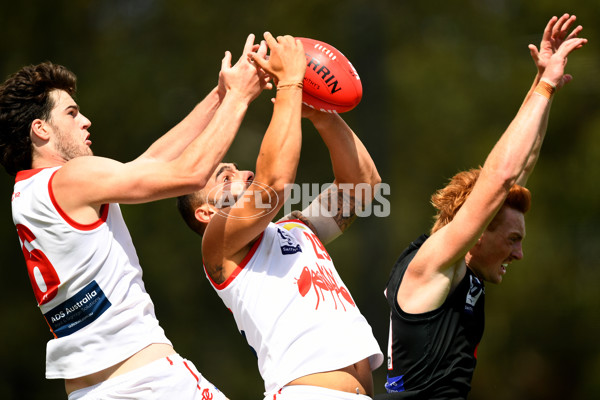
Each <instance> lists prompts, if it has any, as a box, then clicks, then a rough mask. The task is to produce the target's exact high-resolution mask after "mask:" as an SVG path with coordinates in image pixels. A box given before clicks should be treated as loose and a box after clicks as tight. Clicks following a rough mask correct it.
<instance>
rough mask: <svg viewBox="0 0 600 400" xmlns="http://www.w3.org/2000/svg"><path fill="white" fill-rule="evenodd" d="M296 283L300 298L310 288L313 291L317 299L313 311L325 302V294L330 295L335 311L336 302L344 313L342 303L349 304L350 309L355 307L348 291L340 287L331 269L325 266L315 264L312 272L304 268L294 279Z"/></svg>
mask: <svg viewBox="0 0 600 400" xmlns="http://www.w3.org/2000/svg"><path fill="white" fill-rule="evenodd" d="M296 283H297V284H298V291H299V292H300V295H301V296H302V297H305V296H306V295H307V294H308V292H309V291H310V289H311V288H312V289H313V290H314V293H315V295H316V297H317V302H316V306H315V310H318V309H319V305H320V304H321V301H326V297H325V294H326V293H327V292H329V294H330V295H331V299H332V300H333V304H334V307H335V309H336V310H337V308H338V302H339V303H340V304H341V306H342V307H343V308H344V311H346V306H345V305H344V302H346V303H348V304H350V305H351V306H352V307H356V305H355V304H354V300H352V296H350V292H348V289H346V288H345V287H344V286H340V284H339V283H338V281H337V279H336V277H335V275H334V274H333V272H332V271H331V269H329V268H327V267H325V266H321V265H319V264H316V268H315V269H312V270H311V269H309V268H308V267H304V268H303V269H302V272H301V273H300V276H299V277H298V278H297V279H296ZM328 297H329V296H328Z"/></svg>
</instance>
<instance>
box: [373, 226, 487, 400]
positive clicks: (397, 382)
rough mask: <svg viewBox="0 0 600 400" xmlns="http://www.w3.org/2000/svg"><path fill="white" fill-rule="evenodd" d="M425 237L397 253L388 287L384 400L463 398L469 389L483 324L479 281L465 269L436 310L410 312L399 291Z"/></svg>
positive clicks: (482, 299)
mask: <svg viewBox="0 0 600 400" xmlns="http://www.w3.org/2000/svg"><path fill="white" fill-rule="evenodd" d="M427 237H428V236H426V235H422V236H421V237H419V238H418V239H417V240H416V241H414V242H413V243H411V244H410V245H409V247H408V248H407V249H405V250H404V252H403V253H402V254H401V255H400V257H399V258H398V261H397V262H396V265H395V266H394V268H393V269H392V272H391V274H390V278H389V281H388V284H387V288H386V297H387V300H388V303H389V306H390V309H391V313H390V338H389V344H388V377H387V383H386V385H385V387H386V390H387V391H388V393H393V395H392V394H389V395H387V396H385V398H386V399H464V398H466V397H467V394H468V393H469V391H470V389H471V378H472V377H473V371H474V369H475V364H476V361H477V353H476V351H477V345H478V344H479V341H480V340H481V337H482V335H483V328H484V294H485V293H484V287H483V283H482V282H481V281H480V280H479V279H478V278H477V277H476V276H475V275H474V274H473V273H472V272H471V270H470V269H468V268H467V273H466V275H465V277H464V278H463V279H462V281H461V282H460V283H459V285H458V286H457V287H456V289H455V290H454V291H453V292H452V293H451V294H450V295H449V296H448V298H447V299H446V301H445V302H444V304H443V305H442V306H441V307H440V308H438V309H437V310H433V311H430V312H426V313H422V314H408V313H405V312H404V311H402V309H401V308H400V306H399V305H398V302H397V301H396V299H397V294H398V288H399V287H400V283H401V282H402V278H403V276H404V273H405V272H406V269H407V267H408V264H409V263H410V261H411V260H412V259H413V258H414V256H415V255H416V254H417V251H418V250H419V248H420V247H421V245H422V244H423V243H424V242H425V240H426V239H427Z"/></svg>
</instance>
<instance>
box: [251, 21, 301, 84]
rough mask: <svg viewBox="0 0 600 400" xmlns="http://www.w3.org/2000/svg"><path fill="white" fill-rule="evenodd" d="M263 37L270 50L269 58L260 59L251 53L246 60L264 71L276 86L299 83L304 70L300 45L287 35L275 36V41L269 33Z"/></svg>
mask: <svg viewBox="0 0 600 400" xmlns="http://www.w3.org/2000/svg"><path fill="white" fill-rule="evenodd" d="M264 37H265V40H266V42H267V45H268V47H269V50H270V54H269V57H261V56H260V54H258V53H256V52H252V53H250V54H248V58H249V59H250V60H251V61H252V62H254V63H256V65H258V66H259V67H260V69H262V70H264V71H266V72H267V73H268V74H269V75H270V76H271V77H272V78H273V79H274V80H275V83H276V84H278V83H279V82H285V83H301V82H302V81H303V80H304V72H305V70H306V56H305V55H304V47H303V46H302V43H301V42H300V41H299V40H297V39H295V38H294V37H292V36H289V35H285V36H277V39H275V38H274V37H273V35H271V34H270V33H269V32H265V34H264Z"/></svg>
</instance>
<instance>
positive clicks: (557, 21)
mask: <svg viewBox="0 0 600 400" xmlns="http://www.w3.org/2000/svg"><path fill="white" fill-rule="evenodd" d="M576 19H577V17H576V16H575V15H569V14H563V15H562V16H561V17H560V18H558V17H552V18H551V19H550V21H548V24H547V25H546V28H545V29H544V34H543V36H542V41H541V43H540V48H539V50H538V48H537V47H536V46H535V45H533V44H530V45H529V51H530V53H531V57H532V58H533V61H534V63H535V65H536V67H537V69H538V76H540V77H541V76H543V75H544V73H545V72H546V68H547V67H548V66H549V65H550V63H551V61H552V59H553V57H554V56H555V55H557V52H559V50H561V52H562V53H561V54H560V55H558V57H559V58H560V59H561V61H562V71H559V70H560V69H561V68H558V69H556V67H557V66H558V65H557V63H554V64H553V66H554V67H555V71H553V72H554V74H549V75H553V76H552V77H550V76H548V77H547V78H548V79H549V80H552V83H553V84H555V85H556V88H557V89H560V88H561V87H563V86H564V85H565V84H566V83H568V82H569V81H571V80H572V79H573V77H572V76H571V75H570V74H564V65H566V62H567V56H568V54H569V53H571V52H572V51H573V50H575V49H578V48H580V47H582V46H583V45H584V44H585V43H587V39H582V38H578V35H579V33H580V32H581V31H582V30H583V27H582V26H581V25H578V26H576V27H575V28H574V29H573V30H572V31H571V32H570V33H569V30H570V29H571V26H572V25H573V23H574V22H575V20H576ZM555 60H556V58H555ZM559 72H560V76H558V73H559ZM554 75H556V76H554Z"/></svg>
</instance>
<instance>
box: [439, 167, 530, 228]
mask: <svg viewBox="0 0 600 400" xmlns="http://www.w3.org/2000/svg"><path fill="white" fill-rule="evenodd" d="M480 172H481V167H479V168H475V169H470V170H467V171H461V172H459V173H457V174H456V175H454V176H453V177H452V178H451V179H450V182H448V184H447V185H446V186H445V187H444V188H442V189H440V190H438V191H437V192H435V193H434V194H433V196H431V204H432V205H433V206H434V207H435V209H436V210H437V214H436V215H435V217H434V219H435V222H434V224H433V227H432V228H431V233H434V232H436V231H437V230H439V229H440V228H442V227H443V226H444V225H446V224H448V223H449V222H450V221H452V220H453V219H454V216H455V215H456V213H457V212H458V210H460V207H462V205H463V204H464V202H465V201H466V200H467V197H469V195H470V194H471V191H472V190H473V187H474V186H475V182H477V178H479V173H480ZM503 207H510V208H513V209H515V210H517V211H520V212H522V213H523V214H525V213H526V212H527V211H529V208H531V192H530V191H529V189H527V188H525V187H523V186H520V185H516V184H515V185H513V187H511V188H510V190H509V192H508V195H507V196H506V199H505V200H504V205H503ZM493 224H494V221H492V223H491V224H490V226H488V229H493V226H492V225H493Z"/></svg>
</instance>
